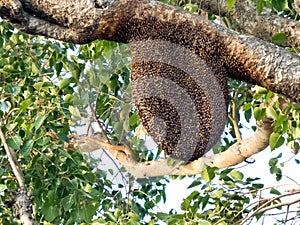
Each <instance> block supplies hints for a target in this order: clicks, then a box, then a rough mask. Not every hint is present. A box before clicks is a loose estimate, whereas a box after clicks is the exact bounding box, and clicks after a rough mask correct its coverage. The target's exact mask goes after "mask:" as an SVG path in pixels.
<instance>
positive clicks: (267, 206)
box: [238, 190, 300, 224]
mask: <svg viewBox="0 0 300 225" xmlns="http://www.w3.org/2000/svg"><path fill="white" fill-rule="evenodd" d="M295 194H300V190H291V191H289V192H288V193H286V194H282V195H279V196H276V197H274V198H270V199H268V200H267V201H266V202H265V203H264V204H262V205H261V206H259V207H258V208H257V209H256V210H255V211H254V212H252V213H250V214H249V215H247V216H246V217H245V218H244V219H242V220H241V221H239V222H238V224H244V223H246V222H247V220H249V219H250V218H252V217H253V216H255V215H258V214H260V213H263V212H266V211H268V210H271V209H275V208H279V207H282V206H290V205H292V204H295V203H297V202H300V197H298V198H293V199H292V200H289V201H285V202H279V203H277V204H273V205H270V204H271V203H272V202H274V201H275V200H278V199H281V198H283V197H287V196H291V195H295Z"/></svg>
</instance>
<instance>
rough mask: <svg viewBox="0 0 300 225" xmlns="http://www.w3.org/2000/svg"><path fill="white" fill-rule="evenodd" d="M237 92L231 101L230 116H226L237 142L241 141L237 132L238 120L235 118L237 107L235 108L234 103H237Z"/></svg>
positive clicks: (239, 133)
mask: <svg viewBox="0 0 300 225" xmlns="http://www.w3.org/2000/svg"><path fill="white" fill-rule="evenodd" d="M238 94H239V92H238V90H237V91H236V92H235V93H234V97H233V100H232V106H231V107H232V110H231V111H232V116H231V115H229V114H228V118H229V119H230V120H231V122H232V125H233V129H234V133H235V136H236V139H237V141H241V140H242V136H241V132H240V130H239V125H238V118H237V107H236V102H237V98H238Z"/></svg>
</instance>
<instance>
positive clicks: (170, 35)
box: [0, 0, 300, 102]
mask: <svg viewBox="0 0 300 225" xmlns="http://www.w3.org/2000/svg"><path fill="white" fill-rule="evenodd" d="M224 1H225V0H224ZM12 2H13V3H15V4H12ZM24 2H25V3H26V4H25V3H24ZM247 4H248V3H247ZM12 5H16V7H13V6H12ZM237 5H238V4H237ZM33 15H34V16H33ZM254 15H256V13H255V14H254ZM0 16H3V17H4V18H6V19H8V20H10V21H11V22H12V23H14V24H15V25H17V26H18V27H19V28H20V29H21V30H23V31H25V32H27V33H31V34H38V35H45V36H48V37H53V38H56V39H59V40H63V41H67V42H73V43H88V42H91V41H93V40H96V39H105V40H111V41H117V42H124V43H129V42H131V41H133V40H149V39H153V40H154V39H162V40H165V41H170V42H173V43H177V44H180V45H182V46H184V47H186V48H188V49H190V50H193V51H195V52H198V54H199V56H201V57H203V59H204V60H205V61H206V62H207V63H208V64H214V63H215V64H214V65H211V66H212V67H214V66H215V67H216V66H217V68H219V67H222V68H226V70H227V71H228V74H229V75H230V76H231V77H233V78H235V79H240V80H243V81H246V82H250V83H253V84H258V85H260V86H262V87H265V88H267V89H268V90H271V91H274V92H276V93H280V94H283V95H285V96H287V97H288V98H291V99H292V100H294V101H296V102H300V73H299V71H300V57H299V56H297V55H296V54H293V53H291V52H289V51H287V50H285V49H283V48H279V47H278V46H275V45H273V44H270V43H268V42H264V41H262V40H261V39H258V38H255V37H252V36H246V35H240V34H238V33H236V32H234V31H232V30H229V29H226V28H224V27H222V26H220V25H217V24H214V23H212V22H210V21H207V20H204V19H202V18H201V17H200V16H197V15H192V14H190V13H187V12H183V11H180V10H178V9H175V8H174V7H172V6H168V5H165V4H162V3H160V2H157V1H153V0H115V1H110V4H109V5H107V7H106V8H105V9H102V8H97V7H96V5H95V4H94V1H91V0H85V1H79V0H78V1H75V2H74V1H73V0H66V1H63V2H62V1H59V0H52V1H51V4H50V3H49V1H39V0H26V1H25V0H23V1H21V3H20V1H17V0H6V1H1V2H0ZM252 17H253V16H252ZM246 18H247V19H245V18H244V19H242V20H243V21H248V19H249V18H251V17H250V16H247V17H246ZM269 20H270V21H273V22H274V21H275V22H276V23H275V22H274V24H273V26H274V27H275V25H276V26H281V25H280V23H281V21H279V22H278V21H277V20H275V19H269ZM245 23H246V22H245ZM283 24H284V26H285V27H288V28H287V29H292V30H291V31H287V32H289V33H288V34H290V33H291V34H293V35H292V36H293V38H294V37H295V38H297V40H299V37H300V34H299V33H298V32H299V24H298V23H297V22H296V23H295V24H294V25H291V24H290V23H289V24H287V23H286V22H285V23H283ZM252 26H254V27H255V28H262V29H265V27H266V26H265V25H263V26H259V24H257V23H256V24H254V25H252ZM282 26H283V25H282ZM272 29H273V28H272ZM272 29H271V30H272ZM274 29H275V28H274ZM274 29H273V30H274ZM270 32H271V31H270ZM278 32H281V30H280V29H279V30H278V31H277V30H276V32H275V33H278ZM252 33H254V32H252ZM256 33H257V34H256V35H257V36H259V37H261V38H263V36H262V34H265V33H268V32H265V31H264V32H262V31H261V30H259V31H257V32H256ZM271 36H272V35H271ZM191 40H193V41H191ZM295 42H297V41H295ZM212 56H213V57H215V59H214V60H211V59H212V58H211V57H212ZM216 62H217V64H218V65H216Z"/></svg>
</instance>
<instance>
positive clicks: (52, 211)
mask: <svg viewBox="0 0 300 225" xmlns="http://www.w3.org/2000/svg"><path fill="white" fill-rule="evenodd" d="M43 213H44V216H45V219H46V220H47V221H48V222H52V221H53V220H55V219H56V217H58V215H59V207H57V206H55V205H51V206H49V207H44V208H43Z"/></svg>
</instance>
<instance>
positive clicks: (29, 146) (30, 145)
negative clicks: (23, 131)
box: [21, 139, 34, 157]
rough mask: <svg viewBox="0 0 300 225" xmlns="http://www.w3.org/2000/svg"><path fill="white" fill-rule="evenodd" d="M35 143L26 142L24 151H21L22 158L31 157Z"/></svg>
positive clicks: (23, 147) (30, 140) (31, 141)
mask: <svg viewBox="0 0 300 225" xmlns="http://www.w3.org/2000/svg"><path fill="white" fill-rule="evenodd" d="M33 144H34V141H33V140H32V139H29V140H27V141H25V142H24V144H23V146H22V149H21V154H22V156H24V157H26V156H28V155H29V153H30V152H31V150H32V148H33Z"/></svg>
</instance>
